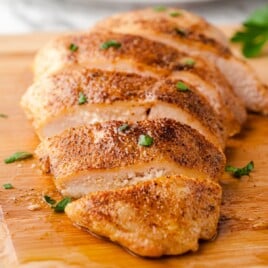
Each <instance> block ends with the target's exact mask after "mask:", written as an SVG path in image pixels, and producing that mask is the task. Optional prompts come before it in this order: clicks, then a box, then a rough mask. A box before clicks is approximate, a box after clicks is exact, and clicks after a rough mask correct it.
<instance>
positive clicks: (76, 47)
mask: <svg viewBox="0 0 268 268" xmlns="http://www.w3.org/2000/svg"><path fill="white" fill-rule="evenodd" d="M69 49H70V50H71V51H73V52H75V51H77V50H78V46H77V45H76V44H73V43H72V44H70V46H69Z"/></svg>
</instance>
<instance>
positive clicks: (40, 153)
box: [36, 119, 225, 198]
mask: <svg viewBox="0 0 268 268" xmlns="http://www.w3.org/2000/svg"><path fill="white" fill-rule="evenodd" d="M125 124H126V123H125V122H120V121H111V122H107V123H103V124H98V123H96V124H94V125H90V126H82V127H77V128H71V129H68V130H66V131H64V132H63V133H61V134H60V135H56V136H54V137H51V138H48V139H46V140H44V141H43V142H42V143H41V144H40V145H39V146H38V148H37V150H36V155H37V157H38V159H39V161H40V166H41V168H42V169H43V171H45V172H51V173H52V174H53V176H54V177H55V183H56V186H57V188H58V190H59V191H60V192H61V193H62V194H63V195H65V196H71V197H74V198H79V197H81V196H83V195H85V194H87V193H90V192H95V191H103V190H108V189H116V188H120V187H124V186H128V185H132V184H136V183H137V182H139V181H147V180H151V179H153V178H157V177H161V176H166V175H175V174H179V175H185V176H190V177H195V178H209V179H212V180H217V179H218V178H219V177H220V175H221V174H222V172H223V170H224V166H225V156H224V154H223V153H222V151H221V150H219V149H218V148H217V147H215V146H214V145H213V144H212V143H210V142H209V141H207V140H206V139H205V138H204V137H203V136H202V135H201V134H199V133H198V132H197V131H196V130H194V129H192V128H190V127H189V126H186V125H182V124H180V123H178V122H176V121H175V120H172V119H156V120H145V121H140V122H138V123H134V124H129V125H128V127H127V128H125V127H124V128H125V129H124V130H123V131H122V130H121V131H120V129H121V128H122V126H125ZM143 135H145V136H143ZM146 135H148V136H146ZM144 139H145V142H149V143H147V144H144V143H143V145H142V144H141V143H142V140H143V142H144ZM148 140H149V141H148ZM146 145H147V146H146Z"/></svg>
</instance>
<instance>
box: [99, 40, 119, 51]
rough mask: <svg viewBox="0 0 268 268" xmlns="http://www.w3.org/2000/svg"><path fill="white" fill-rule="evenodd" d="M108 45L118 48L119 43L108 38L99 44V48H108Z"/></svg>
mask: <svg viewBox="0 0 268 268" xmlns="http://www.w3.org/2000/svg"><path fill="white" fill-rule="evenodd" d="M110 47H115V48H120V47H121V43H119V42H117V41H115V40H108V41H106V42H104V43H102V44H101V46H100V48H101V49H108V48H110Z"/></svg>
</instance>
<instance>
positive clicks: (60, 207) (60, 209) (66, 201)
mask: <svg viewBox="0 0 268 268" xmlns="http://www.w3.org/2000/svg"><path fill="white" fill-rule="evenodd" d="M70 202H71V198H70V197H65V198H63V199H62V200H61V201H59V202H58V203H57V204H56V206H53V207H52V208H53V209H54V211H55V212H57V213H61V212H64V210H65V207H66V206H67V205H68V204H69V203H70Z"/></svg>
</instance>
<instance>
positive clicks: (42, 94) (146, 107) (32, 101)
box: [21, 68, 228, 148]
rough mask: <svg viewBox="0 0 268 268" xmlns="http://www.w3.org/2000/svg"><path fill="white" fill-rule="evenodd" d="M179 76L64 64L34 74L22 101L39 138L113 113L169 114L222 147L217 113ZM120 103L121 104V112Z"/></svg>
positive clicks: (118, 115)
mask: <svg viewBox="0 0 268 268" xmlns="http://www.w3.org/2000/svg"><path fill="white" fill-rule="evenodd" d="M178 82H184V81H183V80H182V79H180V80H176V79H174V78H169V79H168V78H166V79H161V80H158V79H156V78H153V77H143V76H140V75H138V74H129V73H123V72H114V71H102V70H94V69H85V68H83V69H76V70H66V71H61V72H59V73H57V74H54V75H50V76H48V77H44V78H42V79H40V80H38V81H37V82H36V83H34V84H33V85H32V86H31V87H30V88H29V89H28V91H27V92H26V93H25V94H24V96H23V98H22V101H21V103H22V106H23V107H24V108H25V111H26V112H27V114H28V117H29V118H32V119H33V125H34V127H35V129H36V131H37V133H38V134H39V136H40V137H41V138H44V137H46V136H53V135H55V134H59V133H60V132H61V131H63V130H64V129H66V128H68V127H74V126H79V125H84V124H90V123H95V122H103V121H108V120H112V119H116V120H128V121H136V120H138V119H139V120H140V119H142V118H143V119H154V118H155V117H158V118H161V117H167V118H172V116H173V119H175V120H177V121H180V122H181V123H184V124H188V125H190V126H191V127H193V128H195V129H197V130H199V132H200V133H201V134H203V135H204V136H206V137H207V139H208V140H210V141H212V143H214V144H215V145H217V146H220V147H221V148H224V145H225V140H226V137H227V136H228V134H227V133H226V127H225V126H224V125H223V122H222V120H221V118H219V117H218V115H217V114H216V112H215V111H214V109H213V108H212V107H211V106H210V104H209V103H208V102H207V100H206V99H205V98H204V97H202V96H201V95H200V94H199V93H198V90H197V89H196V88H195V86H194V85H191V84H189V83H186V82H184V83H185V84H187V86H188V87H189V90H187V91H180V90H179V89H178V88H177V83H178ZM81 92H82V93H83V94H84V95H85V96H86V99H87V102H86V103H85V104H84V105H79V102H78V100H79V94H80V93H81ZM124 103H126V104H128V105H123V104H124ZM167 105H168V106H167ZM121 106H123V107H122V108H121ZM140 107H141V108H142V109H143V110H142V112H141V109H140ZM160 107H161V108H160ZM97 109H99V110H97ZM118 109H122V111H121V113H119V112H117V110H118ZM94 110H95V111H98V112H94ZM101 110H103V111H104V112H103V113H102V115H100V114H101ZM127 111H129V112H127ZM171 111H174V115H172V114H171ZM96 113H98V114H99V116H96V115H95V114H96ZM75 114H76V115H75ZM113 114H114V116H113ZM183 114H185V116H183ZM74 115H75V116H74ZM141 117H142V118H141ZM131 118H133V120H131ZM59 120H61V122H62V124H59V123H58V122H59ZM64 120H65V121H67V122H66V124H63V122H64ZM68 121H71V123H68ZM50 125H51V126H50ZM56 125H57V126H56ZM61 126H62V127H61ZM47 128H49V130H50V131H48V130H46V129H47ZM53 130H55V131H53ZM56 131H57V132H56Z"/></svg>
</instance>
